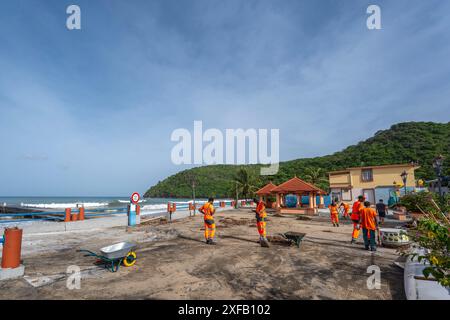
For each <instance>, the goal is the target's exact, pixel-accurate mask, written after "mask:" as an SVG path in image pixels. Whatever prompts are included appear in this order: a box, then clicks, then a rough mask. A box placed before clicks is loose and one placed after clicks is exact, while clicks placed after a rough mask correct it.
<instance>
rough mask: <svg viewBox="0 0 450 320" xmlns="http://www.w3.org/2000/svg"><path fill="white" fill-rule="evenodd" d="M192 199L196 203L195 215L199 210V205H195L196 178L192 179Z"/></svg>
mask: <svg viewBox="0 0 450 320" xmlns="http://www.w3.org/2000/svg"><path fill="white" fill-rule="evenodd" d="M192 199H193V204H194V216H195V211H196V210H197V206H196V205H195V179H192Z"/></svg>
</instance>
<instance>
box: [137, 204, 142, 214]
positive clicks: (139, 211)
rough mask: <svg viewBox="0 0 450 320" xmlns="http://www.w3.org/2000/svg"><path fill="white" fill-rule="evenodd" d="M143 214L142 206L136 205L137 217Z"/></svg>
mask: <svg viewBox="0 0 450 320" xmlns="http://www.w3.org/2000/svg"><path fill="white" fill-rule="evenodd" d="M140 214H141V206H140V205H138V204H137V205H136V215H137V216H138V215H140Z"/></svg>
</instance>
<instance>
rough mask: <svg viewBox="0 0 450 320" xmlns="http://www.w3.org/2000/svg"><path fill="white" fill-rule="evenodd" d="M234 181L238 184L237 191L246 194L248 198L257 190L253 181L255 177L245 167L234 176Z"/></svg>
mask: <svg viewBox="0 0 450 320" xmlns="http://www.w3.org/2000/svg"><path fill="white" fill-rule="evenodd" d="M234 182H235V184H236V189H237V191H240V193H241V194H242V195H243V196H244V199H247V196H248V195H249V194H251V193H252V192H253V191H255V190H256V186H255V185H254V183H253V178H252V177H251V175H250V174H249V173H248V171H247V170H245V169H244V168H242V169H239V171H238V172H237V174H236V177H235V178H234Z"/></svg>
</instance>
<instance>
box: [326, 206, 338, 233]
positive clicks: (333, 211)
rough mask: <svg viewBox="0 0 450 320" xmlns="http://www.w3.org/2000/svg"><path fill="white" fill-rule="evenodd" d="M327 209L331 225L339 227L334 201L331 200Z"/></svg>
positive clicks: (336, 207)
mask: <svg viewBox="0 0 450 320" xmlns="http://www.w3.org/2000/svg"><path fill="white" fill-rule="evenodd" d="M328 209H330V217H331V223H332V224H333V227H339V211H338V206H337V204H336V202H334V201H333V202H331V204H330V205H329V206H328Z"/></svg>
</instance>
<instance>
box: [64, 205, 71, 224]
mask: <svg viewBox="0 0 450 320" xmlns="http://www.w3.org/2000/svg"><path fill="white" fill-rule="evenodd" d="M71 212H72V209H70V208H66V215H65V217H64V222H69V221H70V215H71Z"/></svg>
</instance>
